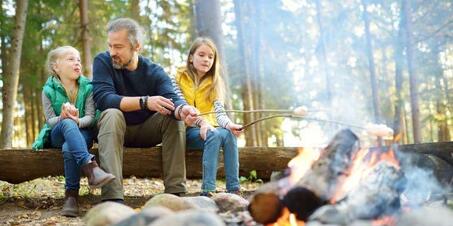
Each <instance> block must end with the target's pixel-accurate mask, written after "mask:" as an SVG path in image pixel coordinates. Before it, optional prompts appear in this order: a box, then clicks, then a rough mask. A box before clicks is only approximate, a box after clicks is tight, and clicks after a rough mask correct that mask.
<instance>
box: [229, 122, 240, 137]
mask: <svg viewBox="0 0 453 226" xmlns="http://www.w3.org/2000/svg"><path fill="white" fill-rule="evenodd" d="M227 129H229V130H230V131H231V132H232V133H233V134H234V135H235V136H237V137H238V136H239V135H241V133H242V132H243V131H244V130H242V125H238V124H235V123H233V122H230V123H228V125H227Z"/></svg>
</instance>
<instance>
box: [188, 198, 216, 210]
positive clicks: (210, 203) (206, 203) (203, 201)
mask: <svg viewBox="0 0 453 226" xmlns="http://www.w3.org/2000/svg"><path fill="white" fill-rule="evenodd" d="M183 199H184V200H186V201H188V202H190V203H192V204H193V205H195V206H197V207H198V208H200V209H204V210H207V211H211V212H214V213H215V212H217V211H219V207H217V204H216V203H215V202H214V200H212V199H210V198H208V197H206V196H194V197H183Z"/></svg>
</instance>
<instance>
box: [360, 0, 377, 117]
mask: <svg viewBox="0 0 453 226" xmlns="http://www.w3.org/2000/svg"><path fill="white" fill-rule="evenodd" d="M362 6H363V17H362V18H363V23H364V25H365V38H366V54H367V58H368V70H369V72H370V83H371V97H372V100H373V112H374V120H375V122H376V123H380V120H381V116H380V115H381V114H380V111H379V106H380V103H379V94H378V84H377V79H376V67H375V64H374V56H373V44H372V41H371V33H370V19H369V17H368V4H367V0H362Z"/></svg>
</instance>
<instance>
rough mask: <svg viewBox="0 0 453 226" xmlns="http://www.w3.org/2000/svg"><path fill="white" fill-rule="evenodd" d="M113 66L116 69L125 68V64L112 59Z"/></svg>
mask: <svg viewBox="0 0 453 226" xmlns="http://www.w3.org/2000/svg"><path fill="white" fill-rule="evenodd" d="M112 66H113V68H115V69H123V68H125V65H121V64H117V63H115V62H114V61H112Z"/></svg>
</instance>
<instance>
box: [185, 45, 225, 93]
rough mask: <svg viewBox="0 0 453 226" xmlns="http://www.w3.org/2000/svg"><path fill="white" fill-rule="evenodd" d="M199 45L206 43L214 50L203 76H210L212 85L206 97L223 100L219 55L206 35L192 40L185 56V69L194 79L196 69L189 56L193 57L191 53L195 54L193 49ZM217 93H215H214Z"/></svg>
mask: <svg viewBox="0 0 453 226" xmlns="http://www.w3.org/2000/svg"><path fill="white" fill-rule="evenodd" d="M201 45H207V46H208V47H209V48H211V50H212V52H214V62H213V64H212V67H211V69H209V71H208V72H207V73H206V75H205V76H204V77H203V78H205V77H207V76H212V85H211V87H210V88H209V92H208V93H207V96H206V98H207V99H208V100H209V101H214V100H216V99H217V100H220V101H222V102H223V101H224V100H225V83H224V82H223V79H222V75H221V64H220V57H219V54H218V51H217V47H216V46H215V44H214V42H213V41H212V40H211V39H210V38H207V37H198V38H197V39H195V41H193V43H192V46H191V47H190V50H189V54H188V56H187V62H186V67H187V71H188V73H189V76H190V77H191V78H192V80H193V81H196V75H197V71H196V69H195V67H194V66H193V63H192V62H191V60H190V58H191V57H192V58H193V55H194V54H195V51H196V50H197V49H198V47H200V46H201ZM216 94H217V95H216Z"/></svg>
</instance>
